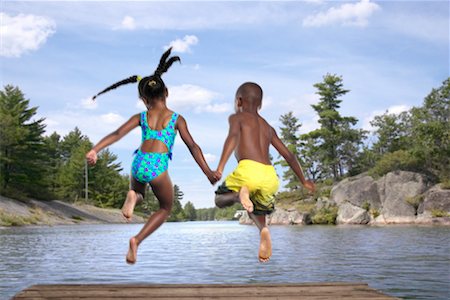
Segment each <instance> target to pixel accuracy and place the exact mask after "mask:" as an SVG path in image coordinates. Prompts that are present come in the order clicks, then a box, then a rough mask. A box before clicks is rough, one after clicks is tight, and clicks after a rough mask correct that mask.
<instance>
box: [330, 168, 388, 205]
mask: <svg viewBox="0 0 450 300" xmlns="http://www.w3.org/2000/svg"><path fill="white" fill-rule="evenodd" d="M331 200H333V201H334V202H336V204H337V205H339V206H340V205H341V204H343V203H346V202H348V203H351V204H352V205H354V206H358V207H361V208H364V209H365V210H366V209H368V208H373V209H378V210H379V209H380V208H381V201H380V196H379V194H378V187H377V183H376V181H375V180H374V179H373V178H372V177H370V176H368V175H365V174H362V175H359V176H355V177H351V178H346V179H344V180H342V181H341V182H339V183H338V184H336V185H335V186H334V187H333V189H332V190H331ZM366 206H367V207H366Z"/></svg>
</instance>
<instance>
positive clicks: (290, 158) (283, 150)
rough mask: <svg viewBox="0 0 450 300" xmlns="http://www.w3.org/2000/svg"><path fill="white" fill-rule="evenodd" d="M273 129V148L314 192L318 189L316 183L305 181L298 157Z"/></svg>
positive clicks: (306, 186)
mask: <svg viewBox="0 0 450 300" xmlns="http://www.w3.org/2000/svg"><path fill="white" fill-rule="evenodd" d="M271 129H272V140H271V144H272V146H274V147H275V149H277V151H278V153H280V155H281V156H283V158H284V159H285V160H286V162H287V163H288V165H289V167H291V169H292V170H293V171H294V173H295V175H297V177H298V179H300V182H301V184H302V185H303V186H304V187H305V188H307V189H308V190H310V191H311V192H314V190H315V189H316V187H315V185H314V182H312V181H310V180H306V179H305V176H304V175H303V170H302V167H301V166H300V163H299V162H298V160H297V157H295V155H294V154H293V153H292V152H291V151H289V149H288V148H287V147H286V146H285V145H284V144H283V142H282V141H281V140H280V138H279V137H278V135H277V133H276V131H275V129H273V128H271Z"/></svg>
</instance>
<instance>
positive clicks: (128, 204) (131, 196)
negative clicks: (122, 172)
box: [122, 176, 146, 222]
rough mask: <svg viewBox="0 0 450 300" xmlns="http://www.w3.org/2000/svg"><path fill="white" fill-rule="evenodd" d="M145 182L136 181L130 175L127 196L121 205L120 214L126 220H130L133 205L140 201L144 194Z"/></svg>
mask: <svg viewBox="0 0 450 300" xmlns="http://www.w3.org/2000/svg"><path fill="white" fill-rule="evenodd" d="M145 188H146V184H144V183H142V182H139V181H137V180H136V179H134V177H133V176H130V190H129V191H128V193H127V198H126V199H125V202H124V203H123V206H122V214H123V216H124V217H125V219H126V220H127V222H130V221H131V218H132V217H133V211H134V207H135V206H136V204H137V203H139V202H141V201H142V200H143V198H144V195H145Z"/></svg>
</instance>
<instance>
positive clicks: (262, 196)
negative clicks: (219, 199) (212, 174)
mask: <svg viewBox="0 0 450 300" xmlns="http://www.w3.org/2000/svg"><path fill="white" fill-rule="evenodd" d="M242 186H247V187H248V189H249V191H250V200H251V201H252V202H253V206H254V209H253V213H254V214H255V215H263V214H270V213H272V212H273V210H274V209H275V193H276V192H277V191H278V186H279V181H278V176H277V173H276V172H275V168H274V167H273V166H271V165H265V164H262V163H259V162H256V161H253V160H249V159H243V160H241V161H240V162H239V164H238V166H237V168H236V169H235V170H234V171H233V172H232V173H231V174H230V175H228V176H227V178H226V179H225V181H224V182H223V183H222V185H220V186H219V188H218V189H217V191H216V194H224V193H229V192H239V190H240V189H241V187H242Z"/></svg>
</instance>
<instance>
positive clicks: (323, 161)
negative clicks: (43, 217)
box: [302, 74, 366, 179]
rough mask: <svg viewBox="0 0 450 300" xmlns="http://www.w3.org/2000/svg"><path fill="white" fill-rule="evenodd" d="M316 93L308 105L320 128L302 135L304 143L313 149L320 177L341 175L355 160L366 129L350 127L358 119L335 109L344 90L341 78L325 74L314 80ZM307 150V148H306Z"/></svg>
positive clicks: (345, 91)
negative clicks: (312, 101)
mask: <svg viewBox="0 0 450 300" xmlns="http://www.w3.org/2000/svg"><path fill="white" fill-rule="evenodd" d="M314 87H316V88H317V90H318V91H317V94H318V95H319V96H320V101H319V103H318V104H315V105H312V107H313V109H314V110H315V111H316V112H317V114H318V115H319V124H320V128H318V129H316V130H314V131H312V132H310V133H308V134H307V135H304V136H303V138H302V139H303V140H305V145H308V147H309V148H310V149H313V151H314V153H315V156H316V158H315V159H316V161H315V164H316V165H317V166H319V168H320V174H321V177H325V178H326V177H330V176H331V177H333V178H335V179H336V178H339V177H342V176H343V175H344V174H345V173H346V172H348V170H351V169H353V166H354V165H355V164H356V158H357V155H355V154H356V153H357V152H358V151H359V147H360V145H361V144H362V139H363V138H364V137H365V134H366V132H365V131H363V130H361V129H353V128H351V126H353V125H355V124H356V123H357V122H358V120H357V119H356V118H354V117H343V116H341V115H340V113H339V112H338V109H339V108H340V103H341V102H342V100H341V99H339V98H340V97H341V96H343V95H345V94H346V93H348V92H349V91H348V90H345V89H344V88H343V83H342V78H341V77H339V76H337V75H331V74H327V75H325V76H324V78H323V82H320V83H316V84H315V85H314ZM308 152H309V153H311V150H310V151H308Z"/></svg>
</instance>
